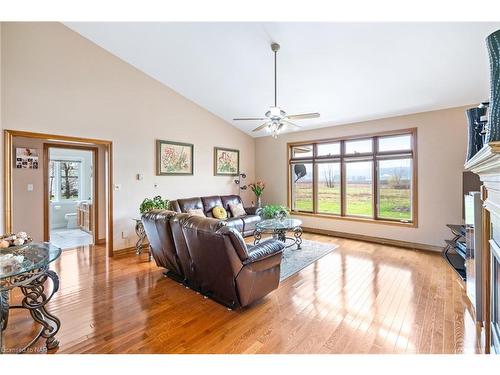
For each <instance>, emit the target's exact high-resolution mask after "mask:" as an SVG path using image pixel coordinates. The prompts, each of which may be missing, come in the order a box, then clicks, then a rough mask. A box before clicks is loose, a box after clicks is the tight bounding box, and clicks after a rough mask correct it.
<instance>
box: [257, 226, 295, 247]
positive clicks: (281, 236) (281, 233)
mask: <svg viewBox="0 0 500 375" xmlns="http://www.w3.org/2000/svg"><path fill="white" fill-rule="evenodd" d="M290 231H291V232H292V233H293V237H287V235H286V233H287V232H290ZM263 233H265V231H261V230H260V229H255V231H254V233H253V236H254V241H253V244H254V245H257V244H258V243H259V242H260V240H261V239H262V234H263ZM272 235H273V238H275V239H277V240H279V241H281V242H283V243H285V244H286V240H292V243H291V244H290V245H287V246H285V248H289V247H292V246H295V245H297V250H300V249H301V248H302V247H301V245H302V228H301V227H295V228H293V229H291V230H290V229H275V230H273V232H272Z"/></svg>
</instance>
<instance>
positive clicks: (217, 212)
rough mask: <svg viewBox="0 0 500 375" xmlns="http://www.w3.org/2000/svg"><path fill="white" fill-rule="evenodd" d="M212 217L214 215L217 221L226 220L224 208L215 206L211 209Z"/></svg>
mask: <svg viewBox="0 0 500 375" xmlns="http://www.w3.org/2000/svg"><path fill="white" fill-rule="evenodd" d="M212 215H214V217H215V218H216V219H219V220H225V219H227V212H226V210H225V209H224V207H221V206H215V207H214V208H212Z"/></svg>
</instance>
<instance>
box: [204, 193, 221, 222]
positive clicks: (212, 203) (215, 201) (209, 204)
mask: <svg viewBox="0 0 500 375" xmlns="http://www.w3.org/2000/svg"><path fill="white" fill-rule="evenodd" d="M201 202H202V203H203V211H204V212H205V216H206V217H212V216H213V215H212V210H213V208H214V207H217V206H220V207H223V206H222V200H221V199H220V197H219V196H218V195H212V196H210V197H201Z"/></svg>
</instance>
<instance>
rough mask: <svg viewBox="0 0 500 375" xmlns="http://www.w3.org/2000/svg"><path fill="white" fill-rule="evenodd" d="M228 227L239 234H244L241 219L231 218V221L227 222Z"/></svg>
mask: <svg viewBox="0 0 500 375" xmlns="http://www.w3.org/2000/svg"><path fill="white" fill-rule="evenodd" d="M226 225H227V226H229V227H231V228H234V229H236V230H237V231H238V232H240V233H242V232H243V226H244V224H243V220H241V218H240V217H230V218H229V219H227V220H226Z"/></svg>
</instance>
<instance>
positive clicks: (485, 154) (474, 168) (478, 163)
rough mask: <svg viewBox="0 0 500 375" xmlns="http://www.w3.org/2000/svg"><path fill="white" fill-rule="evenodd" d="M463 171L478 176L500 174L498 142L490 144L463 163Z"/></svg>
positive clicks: (499, 147)
mask: <svg viewBox="0 0 500 375" xmlns="http://www.w3.org/2000/svg"><path fill="white" fill-rule="evenodd" d="M465 169H466V170H468V171H471V172H474V173H476V174H478V175H489V174H500V142H498V141H497V142H490V143H488V144H486V145H484V147H483V148H482V149H481V150H479V152H478V153H477V154H476V155H474V156H473V157H472V158H471V159H470V160H468V161H467V162H466V163H465Z"/></svg>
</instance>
